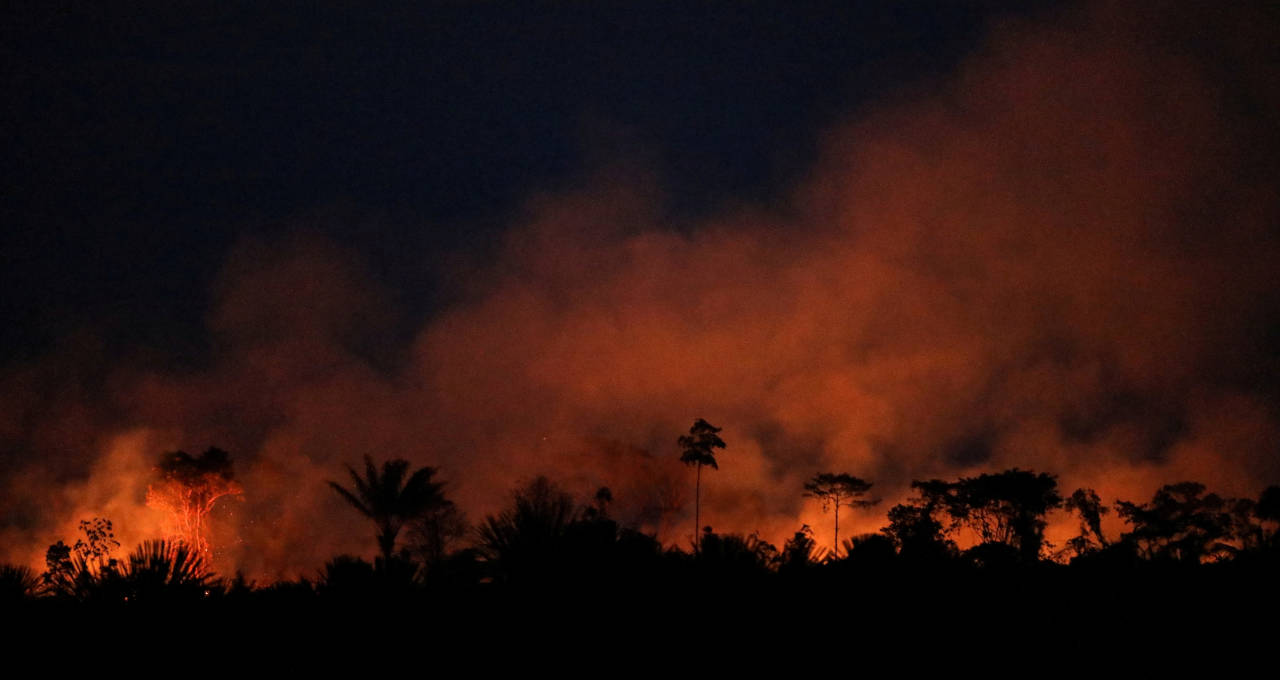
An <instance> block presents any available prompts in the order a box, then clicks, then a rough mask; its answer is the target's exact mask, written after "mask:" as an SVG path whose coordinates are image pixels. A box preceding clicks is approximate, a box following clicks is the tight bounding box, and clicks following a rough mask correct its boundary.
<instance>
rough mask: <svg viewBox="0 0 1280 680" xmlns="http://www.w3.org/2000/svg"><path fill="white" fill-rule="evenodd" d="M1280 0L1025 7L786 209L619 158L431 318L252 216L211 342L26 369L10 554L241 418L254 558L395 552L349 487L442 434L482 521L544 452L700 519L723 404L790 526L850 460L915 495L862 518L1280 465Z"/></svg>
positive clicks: (4, 398) (226, 517) (718, 474)
mask: <svg viewBox="0 0 1280 680" xmlns="http://www.w3.org/2000/svg"><path fill="white" fill-rule="evenodd" d="M1274 26H1275V17H1274V16H1270V15H1265V14H1264V13H1262V12H1258V13H1253V12H1250V11H1232V12H1229V13H1228V12H1223V13H1221V14H1213V15H1198V16H1186V15H1183V14H1178V13H1175V12H1172V11H1161V12H1150V13H1145V12H1139V11H1136V10H1132V9H1128V8H1120V7H1117V6H1112V5H1109V4H1102V5H1095V6H1091V7H1090V8H1088V9H1086V10H1080V11H1073V12H1066V13H1060V14H1055V15H1053V16H1051V17H1041V18H1039V19H1037V20H1036V21H1034V22H1032V21H1018V22H1008V23H1003V24H997V25H994V26H992V27H991V31H990V36H989V38H988V39H987V41H986V42H985V43H984V45H983V47H982V49H981V50H980V51H978V52H977V53H975V54H973V55H971V56H970V57H969V58H968V59H967V60H966V61H965V62H964V63H963V64H962V65H961V67H960V68H959V69H958V71H957V72H955V73H953V74H950V75H949V76H947V78H946V79H945V80H942V81H938V82H933V83H929V84H927V85H920V84H916V86H915V87H914V89H910V90H904V91H903V93H902V94H901V95H900V97H899V98H898V100H897V101H896V102H894V103H888V104H882V105H881V106H879V107H877V108H875V109H873V110H866V111H862V112H860V113H858V114H857V115H854V116H852V117H851V118H850V119H849V121H848V122H847V123H846V124H844V125H841V126H838V127H836V128H834V129H831V130H828V131H826V132H825V133H824V134H823V136H822V139H821V148H822V155H821V159H820V160H819V162H817V163H816V164H815V166H814V167H813V169H812V171H811V172H810V174H809V175H808V177H806V178H805V179H804V180H803V181H801V182H799V183H798V185H797V186H796V187H795V189H794V191H793V192H792V194H791V197H790V199H789V200H788V201H787V202H786V203H785V204H782V205H753V204H751V203H750V202H744V203H743V204H742V205H738V206H727V207H724V208H723V209H721V210H719V211H718V214H715V215H713V216H711V217H707V218H702V219H698V220H696V221H692V222H689V221H685V222H681V223H676V222H673V220H672V218H671V217H670V215H668V214H667V212H666V211H665V210H664V206H663V201H662V196H661V190H660V188H658V187H660V186H661V181H660V180H659V179H658V178H655V177H654V175H653V174H652V173H647V172H645V171H643V170H634V171H621V172H618V171H616V169H615V171H612V172H608V173H600V174H599V175H598V176H594V177H592V178H590V179H588V180H586V181H584V182H582V183H581V184H580V185H579V186H578V187H576V188H572V189H570V190H565V191H560V192H554V193H547V194H542V195H538V196H535V197H532V198H531V199H530V200H529V201H528V202H527V204H526V206H525V209H524V210H523V211H522V212H521V214H520V215H518V216H516V217H514V218H513V219H512V220H511V224H510V227H509V228H508V229H507V230H506V231H505V232H504V234H503V236H502V241H501V243H500V244H498V246H497V247H496V248H495V249H494V251H493V252H492V253H490V254H489V255H488V257H486V259H484V260H483V261H481V262H479V263H478V264H476V265H475V266H472V267H469V268H466V269H465V272H466V278H465V279H463V280H462V283H460V284H459V283H458V281H457V280H455V281H453V282H452V283H451V285H450V289H451V290H457V291H459V292H457V294H456V295H455V297H454V299H453V300H452V302H451V303H450V304H448V305H446V306H445V307H444V308H442V309H441V310H439V311H438V313H436V314H434V315H433V316H432V317H431V318H429V319H426V320H425V321H424V322H423V323H422V324H421V326H420V327H419V330H418V331H417V332H416V333H415V334H413V337H412V339H411V340H410V341H409V342H408V343H407V344H406V343H405V342H404V341H403V340H401V339H400V336H398V335H397V334H396V332H395V327H396V324H397V321H396V318H397V316H396V315H397V313H398V312H397V310H396V305H395V303H394V301H393V300H394V298H395V294H393V293H392V292H391V291H388V290H385V289H383V288H382V287H381V284H379V283H377V277H376V276H375V275H374V273H373V272H370V271H369V269H368V267H367V265H366V264H364V263H363V262H362V259H361V257H360V256H359V254H358V252H355V251H353V250H351V249H348V248H344V247H341V246H338V245H335V244H333V243H330V242H327V241H325V240H324V239H321V238H319V237H314V236H308V235H307V234H306V230H305V225H304V226H303V227H302V229H301V230H300V232H299V233H298V234H297V235H294V236H289V237H272V238H266V239H261V238H246V239H245V240H244V241H243V242H242V243H241V245H240V246H239V247H237V248H236V249H235V250H234V251H233V252H231V253H230V254H229V256H228V259H227V262H226V265H225V267H224V269H223V272H222V274H221V275H220V277H219V279H218V281H217V282H216V284H215V285H214V287H213V289H212V293H211V304H210V310H211V311H210V312H209V315H208V319H207V328H208V338H209V344H210V347H212V350H211V352H210V359H209V360H208V362H207V363H204V364H202V365H199V366H188V367H184V368H182V369H173V368H171V367H164V368H153V367H148V366H146V365H142V364H141V363H140V362H138V361H132V362H129V363H128V364H127V365H121V366H120V367H118V368H110V369H97V370H95V367H100V366H103V365H107V366H110V365H111V361H110V360H111V357H105V356H100V355H99V354H95V351H94V349H93V345H94V342H93V339H92V338H93V333H92V330H89V331H86V332H85V333H84V334H83V336H80V337H75V338H71V339H69V340H68V341H67V343H66V344H65V346H63V347H60V348H56V349H55V350H52V351H51V352H50V353H49V354H48V355H47V356H46V357H44V358H42V359H40V360H39V361H36V362H32V363H27V364H22V365H15V366H10V367H9V368H7V369H5V373H4V374H3V375H2V376H0V403H2V404H3V405H4V406H5V408H4V409H3V415H0V434H3V438H4V441H5V442H7V443H8V444H7V445H8V447H9V449H10V452H11V453H13V455H10V456H8V457H7V462H6V464H5V467H4V468H3V471H4V474H5V480H4V485H5V500H4V501H3V502H2V505H0V509H3V511H4V514H5V517H6V518H7V521H6V525H7V526H6V528H5V529H4V535H3V539H4V540H3V541H0V545H3V546H4V548H3V550H2V551H0V559H5V560H11V561H21V562H26V563H33V564H39V562H40V560H41V556H42V554H43V549H44V547H45V546H47V545H48V544H49V543H51V542H53V541H54V540H56V539H58V538H64V539H73V538H74V528H75V523H76V522H77V521H78V520H79V519H83V518H88V517H91V516H106V517H110V518H112V519H113V520H115V522H116V525H117V529H118V533H119V534H120V535H121V537H122V538H129V539H132V538H135V537H138V538H141V537H145V534H147V533H148V532H154V531H160V530H161V529H160V524H159V523H160V519H161V518H157V517H155V516H154V515H152V514H150V513H151V511H150V510H148V509H147V508H145V506H144V505H143V504H142V498H143V495H144V493H145V486H146V471H147V470H148V468H149V466H150V465H151V464H152V462H153V461H154V459H155V458H156V457H157V456H158V455H159V454H160V453H161V452H162V451H164V450H172V449H175V448H184V449H185V450H187V451H191V452H198V451H200V450H203V449H204V448H206V447H208V446H210V445H217V446H219V447H221V448H224V449H227V450H229V451H230V452H231V453H232V456H233V459H234V461H235V464H236V466H237V470H238V474H239V479H240V482H241V484H242V485H243V487H244V489H245V493H244V497H243V499H242V500H238V501H237V500H231V501H223V505H222V506H220V508H219V510H218V511H217V512H216V513H215V514H216V515H217V517H215V526H216V527H217V532H218V533H217V534H216V535H215V537H214V540H213V542H214V543H215V545H218V546H220V547H219V557H218V559H219V566H220V569H221V570H223V571H226V570H230V569H235V568H240V569H244V570H245V571H246V573H248V574H249V575H251V576H255V577H259V578H271V577H276V576H289V575H297V574H303V575H307V574H311V573H314V570H315V569H316V568H317V567H319V566H320V564H322V563H323V561H324V560H325V559H326V558H328V557H331V556H332V555H334V554H337V553H339V552H354V553H358V554H365V555H369V554H372V552H373V550H374V545H373V540H372V537H373V530H372V526H371V525H370V524H369V523H368V522H366V521H364V520H362V518H360V517H358V516H357V515H356V513H355V512H354V511H353V510H352V509H350V508H349V507H345V506H343V504H342V501H341V499H339V498H338V497H337V496H336V495H335V494H333V492H332V491H331V490H330V489H328V488H327V486H326V484H325V481H326V480H330V479H332V480H338V481H344V480H345V479H346V473H345V469H344V467H343V466H344V464H348V463H350V464H357V463H359V461H360V459H361V457H362V456H364V455H366V454H367V455H371V456H373V457H374V458H375V459H387V458H391V457H402V458H407V459H409V460H411V461H413V462H414V463H415V464H416V465H433V466H437V467H439V468H440V469H441V476H442V477H443V478H444V479H446V480H448V481H449V483H450V484H449V493H450V495H451V497H452V498H454V499H455V500H457V501H458V502H459V503H460V504H461V505H462V506H463V508H464V509H465V510H466V511H467V512H468V513H469V514H470V515H471V516H472V517H473V518H478V517H480V516H482V515H483V514H484V513H486V512H492V511H494V510H496V509H497V508H498V507H499V506H500V505H501V504H502V503H503V502H504V501H505V498H506V496H505V494H506V492H507V490H508V489H510V488H511V487H512V486H514V485H515V484H517V483H519V482H520V481H521V480H523V479H527V478H529V477H531V476H533V475H536V474H540V473H546V474H549V475H551V476H552V477H554V478H555V479H557V480H560V481H562V482H563V483H564V484H566V485H567V486H568V487H569V488H571V489H572V490H574V491H575V492H578V493H580V494H584V495H586V494H590V493H591V492H593V491H594V490H595V488H597V487H599V486H609V487H610V488H611V489H612V490H613V492H614V498H615V499H616V507H615V508H614V511H615V514H617V515H619V516H620V517H621V518H622V519H624V520H626V521H630V522H635V523H638V524H640V525H641V526H643V527H645V528H646V529H649V530H652V531H657V532H659V535H660V538H661V539H662V540H663V541H664V542H667V543H669V544H680V545H686V546H687V545H688V542H689V537H690V535H691V534H692V531H693V527H692V526H691V524H692V515H693V508H692V500H693V479H692V475H693V473H692V471H691V470H688V469H686V468H683V467H682V466H681V465H680V463H679V461H678V455H679V454H678V451H677V450H676V445H675V440H676V437H677V436H679V435H680V434H682V433H684V432H685V431H687V429H688V427H689V425H690V424H691V423H692V422H693V420H694V419H695V418H699V417H701V418H706V419H707V420H709V421H710V422H711V423H713V424H715V425H717V426H720V427H722V428H724V430H723V432H722V433H721V436H722V437H723V438H724V439H725V441H726V442H727V443H728V448H727V449H726V450H724V451H722V452H719V454H718V457H719V460H720V470H719V471H712V472H709V473H708V474H705V475H704V480H703V481H704V487H703V490H704V496H703V509H702V516H703V520H704V523H707V524H711V525H713V526H714V527H715V528H716V530H717V531H742V532H751V531H759V532H760V533H761V535H762V537H764V538H766V539H770V540H774V541H780V540H783V539H785V537H786V536H787V535H789V534H790V533H791V532H793V531H795V530H796V529H797V528H798V527H799V526H800V525H801V524H802V523H807V524H809V525H811V526H813V527H814V528H815V529H816V530H819V537H822V536H823V532H824V531H825V528H826V527H828V526H829V522H830V517H829V516H826V517H824V516H823V514H822V511H821V508H820V506H818V505H817V504H816V503H815V502H813V501H811V500H806V499H804V498H802V497H801V491H802V485H803V483H804V481H805V480H807V479H808V478H810V477H812V476H813V475H814V474H815V473H817V472H823V471H837V472H849V473H852V474H855V475H857V476H859V477H863V478H865V479H868V480H870V481H872V482H874V483H875V491H876V492H877V493H878V495H879V497H881V498H882V499H883V503H884V505H882V506H880V507H879V508H876V509H874V510H872V511H865V512H862V513H851V515H852V516H851V517H850V519H849V520H848V523H849V531H850V535H851V534H852V533H853V532H856V531H873V530H875V529H877V528H878V527H879V526H881V525H882V524H883V520H882V517H883V511H884V510H885V509H886V506H887V505H888V504H890V503H893V502H897V501H900V500H902V499H903V498H905V497H906V496H907V495H908V493H909V489H908V485H909V483H910V481H911V480H912V479H924V478H930V477H945V478H954V477H956V476H958V475H966V474H976V473H977V472H980V471H994V470H1001V469H1005V468H1009V467H1013V466H1018V467H1022V468H1030V469H1035V470H1037V471H1049V472H1054V473H1057V474H1058V475H1059V476H1060V481H1061V484H1062V485H1063V486H1064V487H1066V490H1067V491H1069V490H1070V489H1072V488H1074V487H1076V486H1090V487H1093V488H1095V489H1097V490H1098V491H1099V493H1100V494H1101V495H1102V497H1103V499H1104V500H1106V501H1108V502H1110V501H1112V500H1114V499H1116V498H1126V499H1132V500H1144V499H1146V498H1148V497H1149V495H1150V494H1151V492H1152V491H1154V490H1155V489H1156V488H1157V487H1158V486H1160V485H1161V484H1164V483H1170V482H1174V481H1179V480H1182V479H1195V480H1198V481H1202V482H1204V483H1206V484H1207V485H1209V487H1210V488H1211V489H1213V490H1216V491H1219V492H1221V493H1225V494H1235V495H1249V496H1256V494H1257V493H1258V491H1259V490H1261V488H1262V487H1263V486H1265V485H1266V484H1268V483H1275V482H1277V481H1280V455H1278V454H1280V450H1278V446H1280V413H1277V405H1278V404H1280V401H1278V400H1277V396H1278V393H1277V389H1276V388H1277V384H1280V383H1277V380H1276V378H1277V376H1278V375H1280V351H1278V350H1280V286H1278V285H1277V283H1278V281H1277V274H1276V272H1278V271H1280V257H1278V256H1280V252H1278V247H1280V239H1278V236H1280V235H1278V234H1277V232H1276V229H1277V227H1276V225H1277V224H1278V223H1280V222H1277V217H1280V210H1278V208H1280V206H1278V205H1277V199H1276V194H1275V191H1274V187H1275V186H1276V185H1277V184H1276V181H1277V179H1280V177H1277V173H1276V164H1275V161H1274V153H1273V152H1274V151H1275V148H1276V144H1275V142H1276V141H1277V139H1280V135H1277V132H1278V130H1277V128H1276V123H1275V120H1276V117H1275V116H1274V112H1275V111H1276V110H1278V109H1277V106H1276V105H1277V104H1280V101H1277V97H1276V88H1275V86H1274V83H1276V82H1280V78H1277V76H1280V74H1277V73H1275V72H1274V70H1275V69H1274V64H1275V61H1274V60H1269V59H1267V58H1265V54H1266V52H1267V51H1268V50H1273V49H1274V48H1273V47H1272V46H1271V42H1270V40H1269V39H1268V37H1267V36H1268V34H1269V31H1268V30H1265V28H1266V27H1271V28H1274ZM1259 27H1263V28H1259ZM624 160H625V159H624ZM396 294H400V295H412V294H415V293H414V292H413V291H399V292H397V293H396ZM101 376H105V377H101ZM8 518H12V519H8ZM843 519H844V517H842V520H843ZM842 529H843V527H842ZM842 533H843V531H842Z"/></svg>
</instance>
